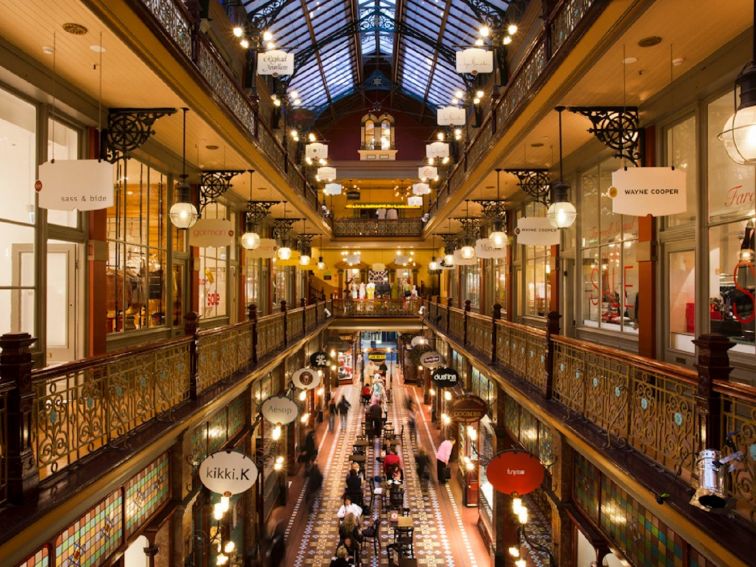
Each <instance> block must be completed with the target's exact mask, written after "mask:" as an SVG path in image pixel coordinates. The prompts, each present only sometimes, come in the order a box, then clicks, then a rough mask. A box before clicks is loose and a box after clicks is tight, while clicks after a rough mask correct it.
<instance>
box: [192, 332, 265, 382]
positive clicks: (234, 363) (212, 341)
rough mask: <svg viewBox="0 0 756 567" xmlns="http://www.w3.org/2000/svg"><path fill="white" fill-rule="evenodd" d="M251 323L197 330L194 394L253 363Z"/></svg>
mask: <svg viewBox="0 0 756 567" xmlns="http://www.w3.org/2000/svg"><path fill="white" fill-rule="evenodd" d="M252 325H253V322H252V321H244V322H242V323H237V324H236V325H229V326H227V327H219V328H217V329H208V330H206V331H200V332H199V333H198V335H197V354H198V356H197V360H198V371H197V392H198V393H201V392H204V391H205V390H207V389H208V388H209V387H210V386H213V385H215V384H217V383H218V382H221V381H222V380H225V379H226V378H228V377H229V376H231V375H232V374H234V373H235V372H238V371H239V370H241V369H242V368H244V367H246V366H247V365H248V364H250V361H251V360H252V346H253V345H252Z"/></svg>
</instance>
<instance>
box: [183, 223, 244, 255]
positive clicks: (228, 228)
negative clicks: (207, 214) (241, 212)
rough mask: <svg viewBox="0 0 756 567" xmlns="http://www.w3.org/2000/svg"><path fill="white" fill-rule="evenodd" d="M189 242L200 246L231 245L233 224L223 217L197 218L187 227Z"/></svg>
mask: <svg viewBox="0 0 756 567" xmlns="http://www.w3.org/2000/svg"><path fill="white" fill-rule="evenodd" d="M189 244H191V245H192V246H198V247H200V248H212V247H215V248H219V247H221V246H233V244H234V225H233V224H232V223H231V221H229V220H225V219H199V220H198V221H197V223H196V224H195V225H194V226H193V227H192V228H190V229H189Z"/></svg>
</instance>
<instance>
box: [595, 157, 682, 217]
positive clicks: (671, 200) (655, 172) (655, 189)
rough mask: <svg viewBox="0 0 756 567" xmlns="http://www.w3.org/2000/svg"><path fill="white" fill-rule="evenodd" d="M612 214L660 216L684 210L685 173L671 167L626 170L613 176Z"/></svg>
mask: <svg viewBox="0 0 756 567" xmlns="http://www.w3.org/2000/svg"><path fill="white" fill-rule="evenodd" d="M608 193H609V197H611V199H612V212H614V213H617V214H623V215H632V216H636V217H645V216H646V215H653V216H655V217H663V216H666V215H676V214H678V213H684V212H685V211H686V210H687V185H686V176H685V171H684V170H682V169H672V168H671V167H628V168H626V169H625V168H623V169H618V170H617V171H615V172H614V173H612V186H611V187H609V191H608Z"/></svg>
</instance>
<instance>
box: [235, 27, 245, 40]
mask: <svg viewBox="0 0 756 567" xmlns="http://www.w3.org/2000/svg"><path fill="white" fill-rule="evenodd" d="M233 31H234V37H241V36H242V34H243V33H244V30H243V29H242V27H241V26H234V30H233Z"/></svg>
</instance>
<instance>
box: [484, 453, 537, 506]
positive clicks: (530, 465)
mask: <svg viewBox="0 0 756 567" xmlns="http://www.w3.org/2000/svg"><path fill="white" fill-rule="evenodd" d="M544 472H545V471H544V468H543V465H542V464H541V462H540V461H539V460H538V459H537V458H536V457H534V456H533V455H531V454H530V453H528V452H526V451H506V452H504V453H500V454H499V455H496V456H495V457H494V458H493V459H491V462H489V463H488V467H486V477H487V478H488V482H490V483H491V484H492V485H493V487H494V488H495V489H496V490H498V491H499V492H503V493H504V494H517V495H518V496H523V495H525V494H530V493H531V492H533V491H534V490H535V489H536V488H539V487H540V486H541V484H542V483H543V476H544Z"/></svg>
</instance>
